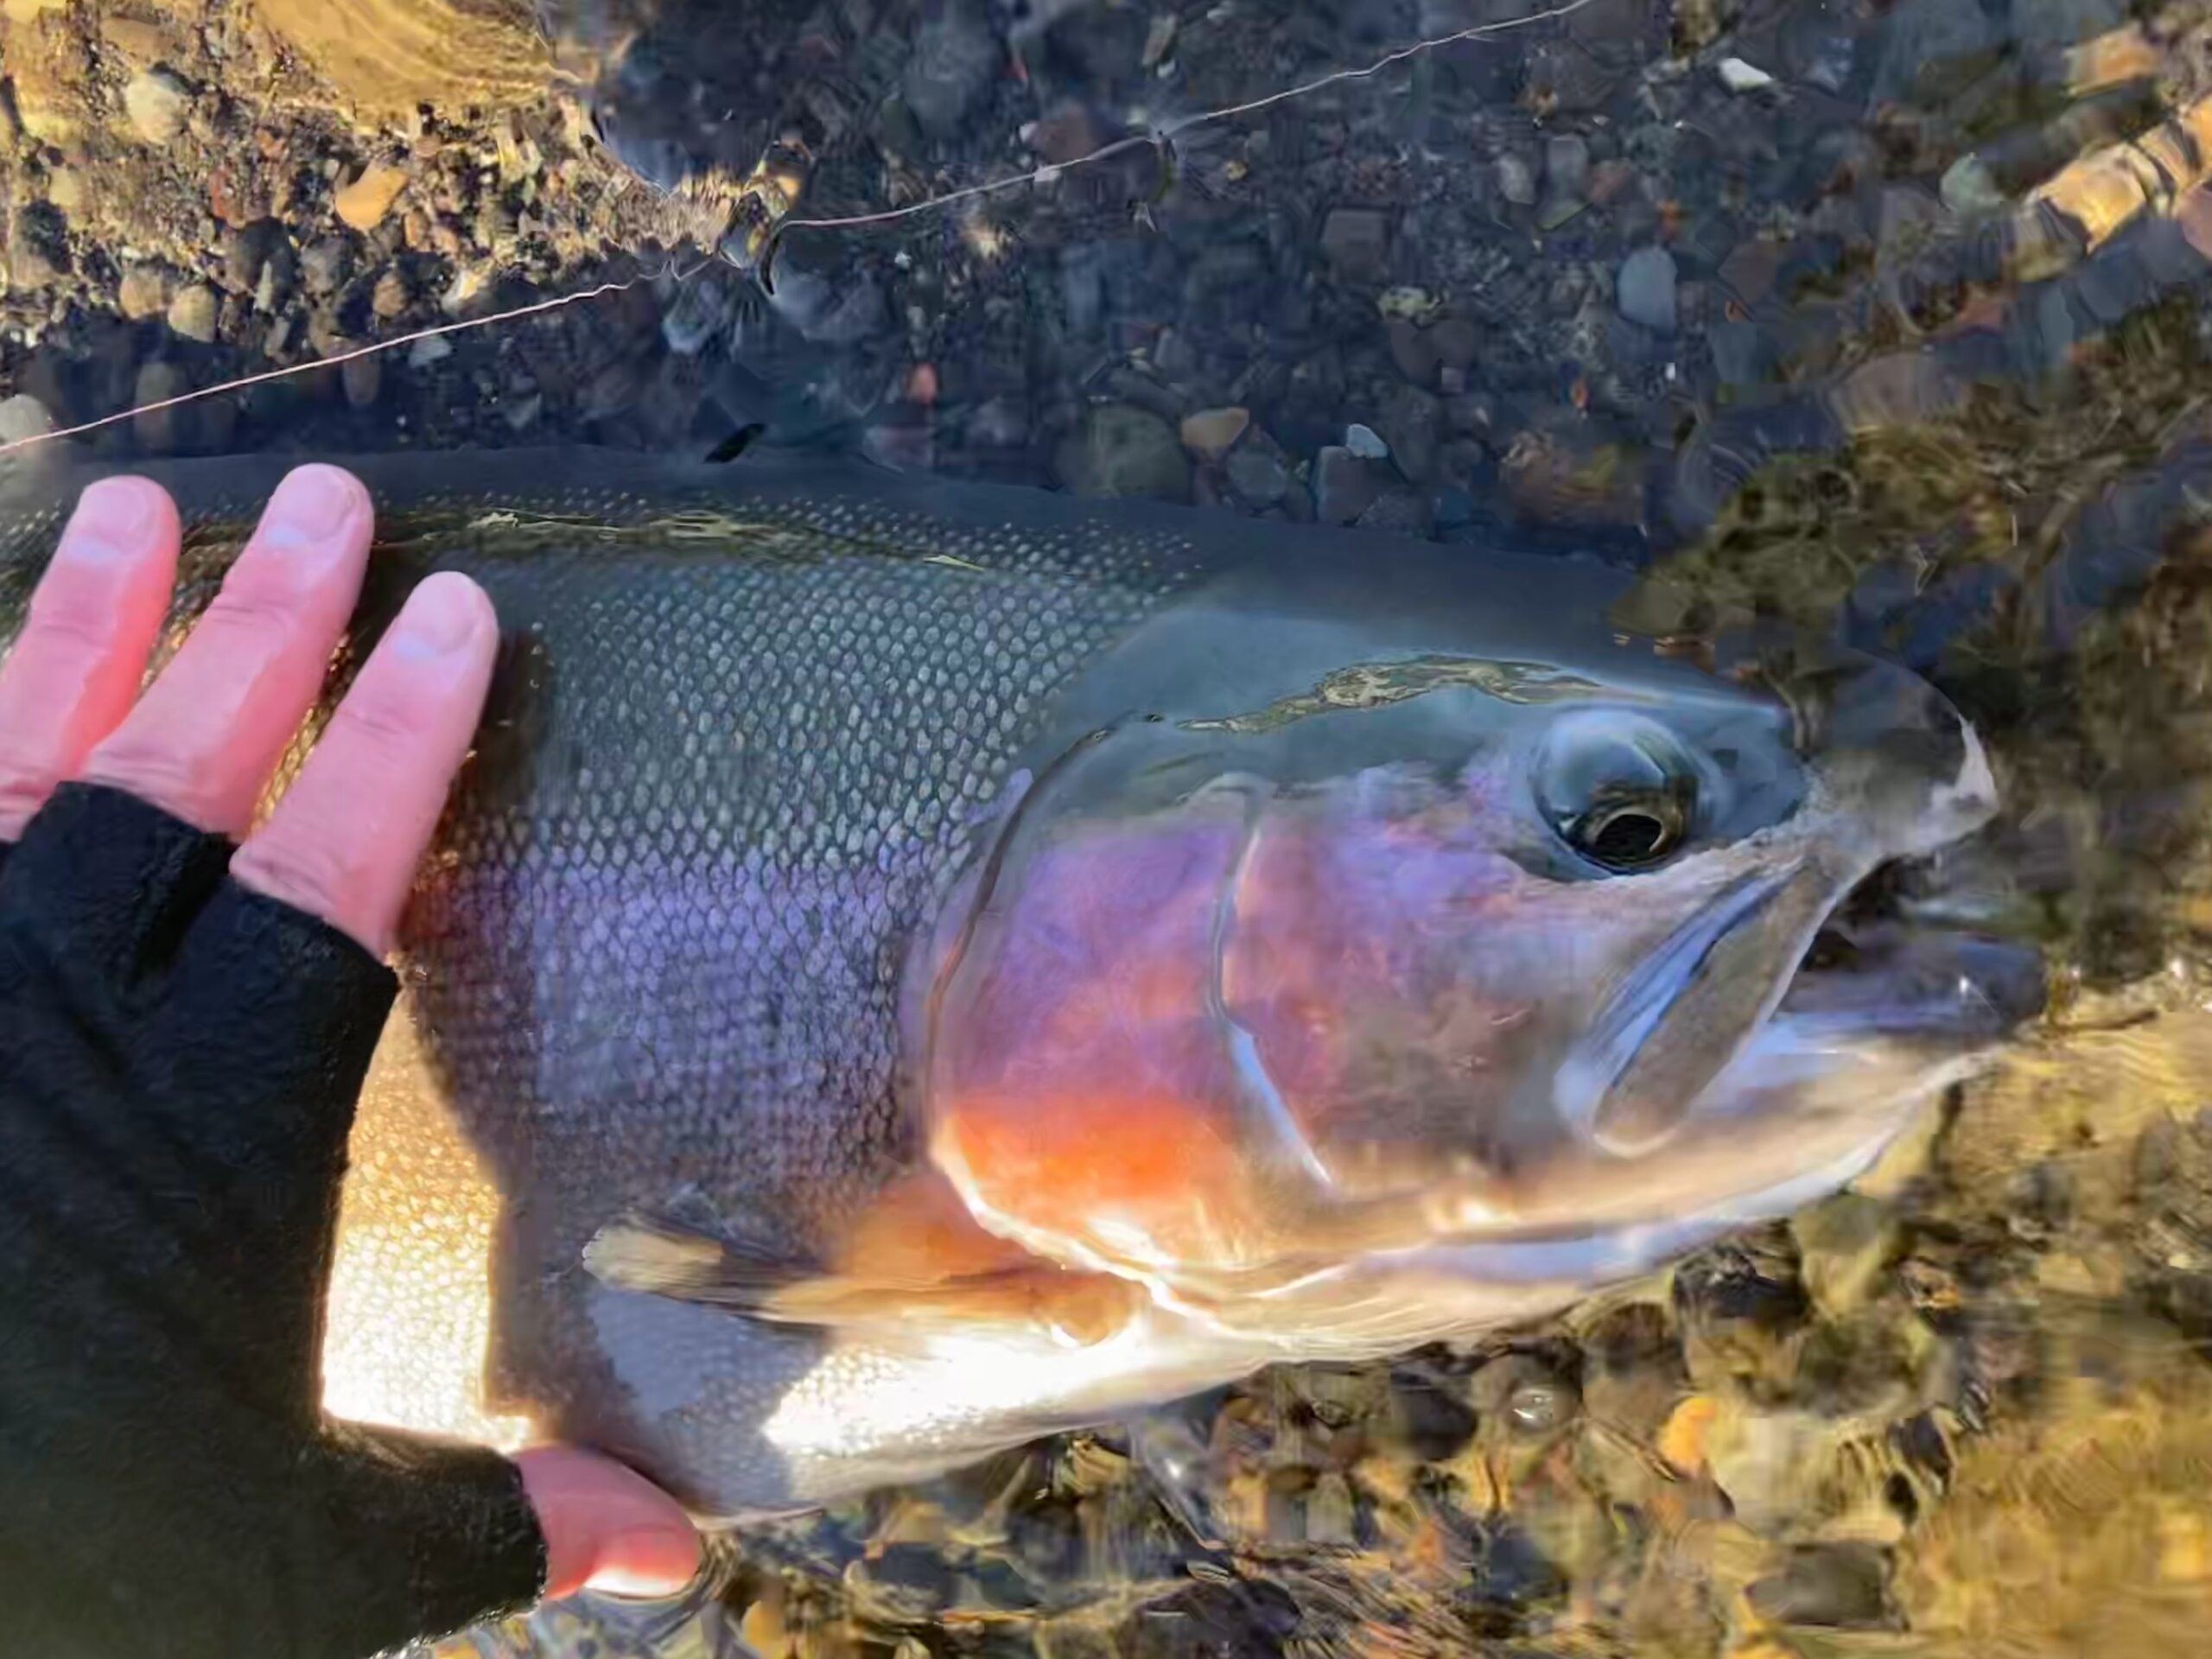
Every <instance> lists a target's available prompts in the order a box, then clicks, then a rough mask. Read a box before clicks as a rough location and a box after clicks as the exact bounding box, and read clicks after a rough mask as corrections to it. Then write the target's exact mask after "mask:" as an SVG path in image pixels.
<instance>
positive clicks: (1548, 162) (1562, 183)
mask: <svg viewBox="0 0 2212 1659" xmlns="http://www.w3.org/2000/svg"><path fill="white" fill-rule="evenodd" d="M1544 184H1545V188H1547V189H1548V190H1549V191H1550V192H1551V194H1552V195H1553V196H1554V198H1560V197H1567V198H1572V199H1574V200H1580V198H1581V196H1582V194H1583V193H1584V192H1585V191H1586V190H1587V189H1588V188H1590V142H1589V140H1588V139H1586V138H1585V137H1582V135H1581V134H1580V133H1574V132H1560V133H1554V134H1553V135H1552V136H1551V137H1548V138H1547V139H1545V140H1544Z"/></svg>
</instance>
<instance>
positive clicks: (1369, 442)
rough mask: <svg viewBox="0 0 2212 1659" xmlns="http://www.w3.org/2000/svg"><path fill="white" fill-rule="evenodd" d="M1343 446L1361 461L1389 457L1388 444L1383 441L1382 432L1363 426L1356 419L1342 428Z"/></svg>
mask: <svg viewBox="0 0 2212 1659" xmlns="http://www.w3.org/2000/svg"><path fill="white" fill-rule="evenodd" d="M1344 448H1347V449H1349V450H1351V452H1352V454H1355V455H1357V456H1358V457H1359V458H1360V459H1361V460H1362V461H1388V460H1389V459H1390V446H1389V444H1388V443H1386V442H1384V441H1383V435H1382V434H1380V433H1379V432H1377V431H1376V429H1374V428H1373V427H1371V426H1363V425H1361V424H1360V423H1358V422H1357V421H1355V422H1353V423H1351V425H1350V426H1348V427H1346V428H1344Z"/></svg>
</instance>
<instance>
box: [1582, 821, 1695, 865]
mask: <svg viewBox="0 0 2212 1659" xmlns="http://www.w3.org/2000/svg"><path fill="white" fill-rule="evenodd" d="M1576 830H1577V833H1576V835H1575V837H1574V839H1575V841H1576V842H1577V843H1578V845H1579V846H1580V849H1581V851H1582V853H1583V855H1585V856H1586V857H1588V858H1590V859H1592V860H1594V861H1596V862H1598V863H1599V864H1603V865H1605V866H1606V867H1608V868H1612V869H1632V868H1636V867H1637V866H1638V865H1642V864H1649V863H1650V862H1651V861H1653V860H1655V859H1657V858H1661V857H1662V856H1664V855H1666V853H1667V852H1668V851H1669V849H1671V848H1672V847H1673V845H1674V841H1675V832H1674V829H1672V827H1671V826H1670V825H1669V823H1668V822H1667V820H1666V819H1665V818H1664V817H1661V816H1660V815H1659V814H1657V813H1656V812H1650V811H1645V810H1641V809H1638V808H1636V807H1618V808H1615V809H1613V810H1611V811H1608V812H1605V813H1602V814H1596V813H1593V814H1592V815H1591V817H1589V818H1586V819H1585V820H1584V821H1583V823H1581V824H1580V825H1578V826H1576Z"/></svg>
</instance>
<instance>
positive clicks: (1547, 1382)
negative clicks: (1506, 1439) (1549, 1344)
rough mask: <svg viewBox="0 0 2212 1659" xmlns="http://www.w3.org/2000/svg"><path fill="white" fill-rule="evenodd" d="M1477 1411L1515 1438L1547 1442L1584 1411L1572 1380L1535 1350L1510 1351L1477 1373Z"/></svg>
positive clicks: (1473, 1389) (1474, 1388) (1474, 1386)
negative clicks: (1511, 1352) (1527, 1352)
mask: <svg viewBox="0 0 2212 1659" xmlns="http://www.w3.org/2000/svg"><path fill="white" fill-rule="evenodd" d="M1471 1395H1472V1398H1473V1401H1474V1407H1475V1415H1476V1417H1477V1419H1478V1421H1484V1422H1487V1423H1489V1424H1491V1426H1492V1427H1494V1428H1496V1429H1497V1430H1498V1431H1500V1432H1502V1433H1504V1434H1506V1435H1508V1436H1510V1437H1511V1438H1514V1439H1516V1440H1550V1439H1552V1438H1554V1436H1556V1435H1557V1434H1559V1433H1560V1431H1561V1430H1563V1429H1565V1428H1566V1427H1567V1426H1568V1425H1569V1424H1571V1423H1573V1421H1574V1420H1575V1418H1576V1417H1578V1416H1579V1415H1580V1414H1581V1411H1582V1395H1581V1392H1580V1389H1577V1388H1576V1387H1575V1385H1574V1383H1573V1381H1572V1380H1571V1379H1570V1378H1568V1377H1567V1376H1564V1375H1563V1374H1561V1373H1560V1371H1559V1370H1557V1369H1556V1368H1555V1367H1554V1366H1551V1365H1549V1364H1547V1363H1545V1362H1544V1361H1543V1360H1542V1359H1541V1358H1540V1357H1537V1356H1536V1355H1534V1354H1506V1355H1503V1356H1502V1357H1499V1358H1497V1359H1494V1360H1492V1361H1491V1363H1489V1364H1487V1365H1485V1366H1484V1367H1483V1368H1482V1369H1481V1370H1478V1371H1477V1372H1476V1373H1475V1376H1474V1381H1473V1383H1472V1386H1471Z"/></svg>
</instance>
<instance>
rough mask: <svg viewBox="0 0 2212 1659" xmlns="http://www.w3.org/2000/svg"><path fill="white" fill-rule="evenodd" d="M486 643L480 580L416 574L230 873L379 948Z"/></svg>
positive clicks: (425, 835) (388, 934)
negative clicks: (412, 589)
mask: <svg viewBox="0 0 2212 1659" xmlns="http://www.w3.org/2000/svg"><path fill="white" fill-rule="evenodd" d="M498 648H499V624H498V620H497V619H496V618H495V616H494V615H493V610H492V601H491V600H490V598H489V597H487V596H486V594H485V592H484V590H483V589H482V588H480V587H478V586H477V585H476V584H475V583H474V582H471V581H470V580H469V579H468V578H467V576H464V575H460V574H459V573H458V572H454V571H445V572H441V573H439V574H438V575H432V576H429V577H427V578H426V579H424V581H423V583H422V585H421V586H420V587H418V588H416V590H415V592H414V594H413V595H412V596H411V597H410V598H409V600H408V601H407V603H406V605H405V607H403V608H402V609H401V611H400V613H399V615H398V616H397V619H395V620H394V621H393V622H392V625H391V628H390V629H389V630H388V631H387V632H386V633H385V637H384V638H383V639H381V640H379V641H378V644H377V647H376V649H375V650H374V651H373V652H371V653H370V655H369V660H368V661H367V662H365V664H362V665H361V671H360V674H359V677H356V678H355V680H354V682H353V688H352V690H349V691H348V692H347V693H346V697H345V700H344V701H343V702H340V704H339V705H338V710H337V712H336V713H335V714H334V715H332V716H331V719H330V725H329V727H328V728H327V730H326V731H325V732H324V734H323V737H322V741H321V742H320V743H318V744H317V745H316V746H315V752H314V753H312V754H310V755H309V756H308V759H307V761H306V763H305V764H304V765H303V766H302V767H301V769H300V773H299V776H298V777H297V778H296V779H293V781H292V785H291V787H290V788H289V789H288V790H286V791H285V792H284V797H283V799H282V800H281V801H279V802H278V803H277V808H276V810H275V811H273V812H272V813H270V817H269V821H268V823H265V824H264V825H263V826H262V828H261V829H259V830H258V831H257V832H256V833H255V834H254V836H252V837H251V839H250V840H248V841H247V842H246V843H245V846H243V847H241V848H240V849H238V855H237V856H236V857H235V858H233V859H232V861H231V874H232V875H233V876H235V877H236V878H237V879H238V881H239V882H240V883H241V884H242V885H244V886H245V887H251V888H252V889H254V890H255V891H256V892H257V893H266V894H267V895H268V896H269V897H270V898H272V899H282V900H283V902H285V903H286V904H289V905H291V906H295V907H296V908H297V909H300V910H303V911H306V912H308V914H309V915H311V916H316V917H320V918H321V919H322V920H324V921H326V922H328V923H329V924H330V925H332V926H333V927H335V928H337V929H338V930H339V931H340V932H342V933H346V934H350V935H351V936H352V937H353V938H354V939H356V940H358V941H359V943H360V944H362V945H364V946H365V948H367V949H368V950H371V951H372V952H374V953H375V954H376V955H378V956H382V955H383V954H384V953H385V951H387V950H390V949H391V941H392V937H393V935H394V934H395V933H396V932H397V930H398V926H399V917H400V912H401V911H402V910H403V909H404V907H405V905H406V903H407V893H408V890H409V888H410V887H412V886H413V885H414V880H415V871H416V867H417V866H419V865H420V864H421V863H422V861H423V854H424V852H426V851H427V850H428V849H429V843H430V836H431V834H432V832H433V831H435V829H436V828H437V823H438V816H439V814H440V813H441V812H442V810H444V806H445V800H446V795H447V791H448V790H449V789H450V787H451V786H452V783H453V779H454V773H455V772H458V771H459V770H460V768H461V761H462V760H464V759H465V758H466V757H467V753H468V746H469V741H470V740H471V738H472V737H473V736H474V733H475V730H476V722H477V721H478V720H479V719H480V717H481V716H482V714H483V710H484V696H485V692H486V689H487V688H488V687H489V685H490V684H491V679H492V663H493V656H494V654H495V653H496V652H497V651H498Z"/></svg>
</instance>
